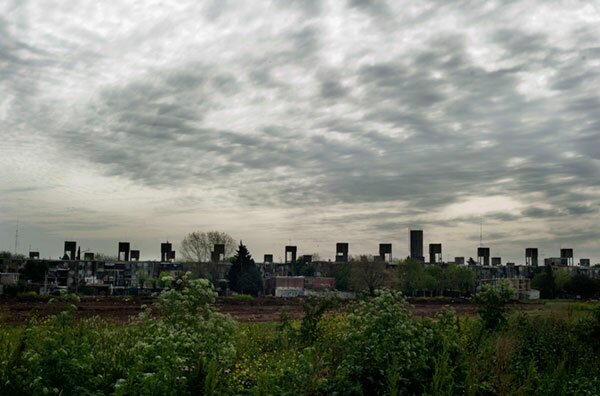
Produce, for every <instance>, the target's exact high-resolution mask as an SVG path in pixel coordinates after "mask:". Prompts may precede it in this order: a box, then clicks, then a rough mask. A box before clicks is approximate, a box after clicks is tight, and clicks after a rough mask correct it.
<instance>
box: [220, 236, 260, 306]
mask: <svg viewBox="0 0 600 396" xmlns="http://www.w3.org/2000/svg"><path fill="white" fill-rule="evenodd" d="M227 279H228V280H229V287H230V288H231V290H233V291H235V292H237V293H243V294H252V295H257V294H258V293H259V292H261V291H262V289H263V287H262V277H261V275H260V271H259V270H258V268H257V267H256V263H255V262H254V259H253V258H252V255H250V252H249V251H248V248H247V247H246V245H244V244H243V243H242V241H240V245H239V246H238V249H237V251H236V253H235V255H234V256H233V259H232V260H231V268H229V272H228V273H227Z"/></svg>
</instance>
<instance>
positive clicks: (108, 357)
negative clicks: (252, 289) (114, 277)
mask: <svg viewBox="0 0 600 396" xmlns="http://www.w3.org/2000/svg"><path fill="white" fill-rule="evenodd" d="M173 285H174V286H175V285H176V286H177V287H176V288H175V287H173V288H170V289H168V290H165V291H163V293H161V294H160V295H159V296H158V298H157V302H156V305H155V306H154V307H153V308H149V309H148V310H147V311H146V312H145V313H144V314H142V315H141V316H140V317H139V318H137V319H135V320H133V321H132V322H131V323H130V324H129V325H127V326H113V325H109V324H107V323H105V322H103V321H101V320H99V319H96V318H92V319H88V320H83V321H80V322H75V321H74V320H73V313H74V311H75V309H76V304H77V302H78V299H77V297H76V296H74V295H69V294H66V293H63V294H61V295H60V296H58V297H56V298H54V299H52V300H50V302H49V303H51V304H55V305H57V306H58V307H59V308H60V309H61V312H60V313H59V314H57V315H55V316H53V317H50V318H49V319H48V320H46V321H44V322H35V321H34V322H32V323H30V324H29V325H28V326H27V327H26V328H25V329H24V331H23V332H22V333H20V334H18V336H17V338H16V341H13V342H11V343H8V344H7V343H6V342H3V341H2V337H3V336H4V334H5V331H0V348H2V350H0V380H1V381H2V382H1V383H0V394H62V395H82V394H85V395H91V394H94V395H95V394H98V395H100V394H116V395H148V394H155V395H186V394H202V393H203V392H207V393H206V394H211V393H212V394H216V393H219V392H218V391H217V388H218V387H219V386H220V382H219V381H218V376H217V374H216V373H217V370H218V368H220V367H223V366H226V365H229V363H230V361H231V358H232V357H233V355H234V352H235V350H234V345H233V337H234V334H235V332H236V325H235V322H233V321H232V320H231V319H230V318H229V317H227V316H225V315H222V314H220V313H217V312H215V311H214V310H213V308H212V307H211V303H212V301H213V300H214V290H213V289H212V286H211V285H210V284H209V283H208V281H206V280H189V279H187V277H186V276H185V275H184V276H182V277H181V278H180V279H177V280H175V281H173ZM158 314H160V315H159V316H158V317H159V318H161V319H157V316H156V315H158ZM2 330H3V329H2Z"/></svg>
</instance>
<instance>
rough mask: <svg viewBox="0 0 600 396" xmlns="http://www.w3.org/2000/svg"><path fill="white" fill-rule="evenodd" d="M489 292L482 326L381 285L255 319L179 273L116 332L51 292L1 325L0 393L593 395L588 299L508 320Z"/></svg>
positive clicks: (598, 378) (599, 378)
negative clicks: (39, 314)
mask: <svg viewBox="0 0 600 396" xmlns="http://www.w3.org/2000/svg"><path fill="white" fill-rule="evenodd" d="M486 292H488V294H487V295H485V294H484V295H483V297H482V298H480V300H479V301H480V304H481V307H482V312H481V318H480V317H479V316H460V317H459V316H457V315H456V314H455V313H454V312H453V311H450V310H448V311H444V312H442V313H441V314H440V315H438V316H437V317H436V318H434V319H429V318H416V317H413V316H412V315H411V314H410V312H409V310H408V306H407V303H406V302H405V301H404V299H403V297H402V296H401V295H400V294H399V293H395V292H391V291H381V292H379V293H378V295H377V296H376V297H371V298H365V299H362V300H359V301H357V302H355V303H354V304H353V305H351V306H349V307H348V308H347V309H346V310H345V312H344V313H339V312H335V311H330V308H332V306H333V305H334V304H335V301H333V300H314V301H309V302H307V303H306V304H305V306H304V313H305V316H304V319H303V320H301V321H290V320H288V319H287V318H286V315H285V312H283V313H282V316H281V319H280V320H279V321H277V322H271V323H260V324H239V323H237V322H235V321H234V320H232V319H231V318H230V317H228V316H226V315H223V314H220V313H218V312H216V311H215V310H214V308H213V307H212V303H213V301H214V294H213V290H212V287H211V286H210V283H209V282H208V281H205V280H188V279H186V278H185V277H184V278H183V279H180V280H178V281H177V282H174V283H173V284H172V288H171V289H169V290H167V291H165V292H163V293H162V294H161V295H160V297H159V298H158V299H157V301H156V303H155V304H154V305H153V306H152V307H148V312H146V313H144V314H142V315H141V316H140V317H136V318H134V319H132V320H131V323H129V324H127V325H117V324H108V323H106V322H104V321H102V320H100V319H86V320H82V321H78V322H76V321H74V320H73V306H72V304H71V303H72V301H71V300H72V299H75V298H76V297H73V296H62V297H60V298H57V299H56V300H55V301H53V303H54V304H58V305H59V306H60V308H61V310H62V313H60V314H58V315H55V316H52V317H50V318H48V319H45V320H43V321H32V322H31V323H29V324H28V325H27V326H3V327H0V394H2V395H23V394H31V395H42V394H61V395H104V394H117V395H195V394H208V395H228V394H241V395H269V394H274V395H298V394H300V395H301V394H304V395H324V394H338V395H361V394H364V395H377V394H389V395H399V394H430V395H455V394H459V395H461V394H466V395H496V394H500V395H513V394H516V395H519V394H522V395H532V394H547V395H574V394H579V395H596V394H600V308H599V307H598V304H596V305H593V304H589V303H588V304H577V305H572V307H574V308H571V309H569V308H568V305H566V304H564V307H563V305H561V304H563V303H559V304H557V306H556V307H553V310H550V311H548V312H550V314H546V315H529V314H525V313H506V312H504V308H503V307H502V299H501V298H500V299H498V300H497V301H496V298H497V297H498V296H499V294H498V292H497V291H496V290H492V289H490V290H488V291H486ZM554 308H556V312H562V313H563V314H559V315H554ZM152 312H155V313H158V314H159V316H160V318H161V319H160V320H157V319H155V318H156V316H154V315H152Z"/></svg>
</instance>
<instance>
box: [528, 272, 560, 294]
mask: <svg viewBox="0 0 600 396" xmlns="http://www.w3.org/2000/svg"><path fill="white" fill-rule="evenodd" d="M531 287H532V288H534V289H537V290H539V291H540V297H541V298H554V293H555V290H556V285H555V283H554V276H553V274H552V269H549V270H546V271H543V272H539V273H537V274H535V275H534V277H533V279H531Z"/></svg>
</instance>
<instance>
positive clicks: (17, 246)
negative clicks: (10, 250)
mask: <svg viewBox="0 0 600 396" xmlns="http://www.w3.org/2000/svg"><path fill="white" fill-rule="evenodd" d="M18 249H19V220H17V229H16V230H15V254H17V250H18Z"/></svg>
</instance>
